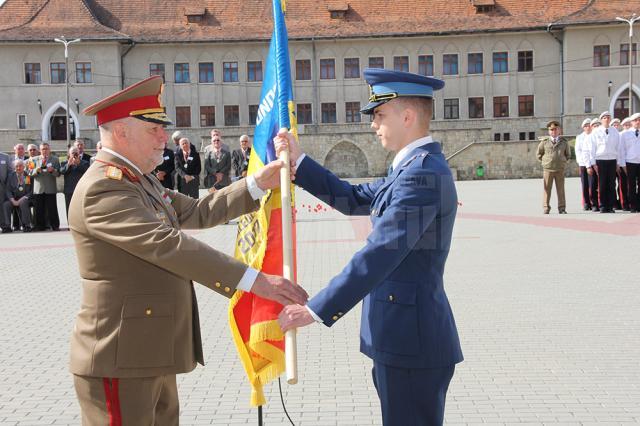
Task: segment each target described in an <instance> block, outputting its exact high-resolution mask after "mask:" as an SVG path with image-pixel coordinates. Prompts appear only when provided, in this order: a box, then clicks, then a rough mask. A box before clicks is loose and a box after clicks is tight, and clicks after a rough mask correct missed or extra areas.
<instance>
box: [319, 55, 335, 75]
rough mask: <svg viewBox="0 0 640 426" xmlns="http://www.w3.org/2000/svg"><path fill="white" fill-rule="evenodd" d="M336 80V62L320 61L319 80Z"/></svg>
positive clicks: (329, 60) (330, 60) (333, 60)
mask: <svg viewBox="0 0 640 426" xmlns="http://www.w3.org/2000/svg"><path fill="white" fill-rule="evenodd" d="M335 78H336V60H335V59H320V79H321V80H335Z"/></svg>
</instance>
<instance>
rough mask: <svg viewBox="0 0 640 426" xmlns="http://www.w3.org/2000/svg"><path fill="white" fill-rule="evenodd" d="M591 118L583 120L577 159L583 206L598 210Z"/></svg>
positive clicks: (585, 208)
mask: <svg viewBox="0 0 640 426" xmlns="http://www.w3.org/2000/svg"><path fill="white" fill-rule="evenodd" d="M590 134H591V119H589V118H585V119H584V121H583V122H582V133H580V134H579V135H578V136H577V137H576V161H577V162H578V169H579V171H580V183H581V184H582V208H583V209H584V210H593V211H597V210H598V187H597V185H596V176H594V173H593V169H592V168H591V139H590V138H589V135H590Z"/></svg>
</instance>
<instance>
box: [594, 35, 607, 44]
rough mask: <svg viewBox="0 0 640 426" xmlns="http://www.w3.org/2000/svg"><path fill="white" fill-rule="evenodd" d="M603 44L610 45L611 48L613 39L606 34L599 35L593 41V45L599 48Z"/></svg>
mask: <svg viewBox="0 0 640 426" xmlns="http://www.w3.org/2000/svg"><path fill="white" fill-rule="evenodd" d="M602 44H608V45H609V46H611V44H612V43H611V39H610V38H609V37H608V36H606V35H604V34H598V35H597V36H596V37H595V38H594V39H593V45H594V46H599V45H602Z"/></svg>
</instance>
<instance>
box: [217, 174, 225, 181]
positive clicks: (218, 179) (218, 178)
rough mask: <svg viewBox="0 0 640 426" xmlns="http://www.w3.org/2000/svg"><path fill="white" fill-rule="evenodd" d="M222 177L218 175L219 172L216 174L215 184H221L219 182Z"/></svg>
mask: <svg viewBox="0 0 640 426" xmlns="http://www.w3.org/2000/svg"><path fill="white" fill-rule="evenodd" d="M223 176H224V175H223V174H222V173H219V172H218V173H216V183H219V182H221V181H222V177H223Z"/></svg>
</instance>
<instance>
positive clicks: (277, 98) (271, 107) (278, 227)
mask: <svg viewBox="0 0 640 426" xmlns="http://www.w3.org/2000/svg"><path fill="white" fill-rule="evenodd" d="M273 13H274V23H275V25H274V31H273V36H272V38H271V44H270V47H269V56H268V57H267V64H266V69H265V76H264V82H263V85H262V94H261V96H260V99H261V102H260V105H259V106H258V113H257V118H256V129H255V133H254V140H253V148H252V150H251V156H250V158H249V168H248V170H247V174H248V175H251V174H253V173H255V172H256V170H259V169H260V168H262V167H264V165H265V164H267V163H269V162H270V161H273V160H275V159H276V156H275V150H274V146H273V138H274V137H275V135H276V133H277V131H278V129H279V128H281V127H287V128H291V129H292V131H293V132H294V134H295V135H296V138H297V129H296V120H295V116H294V110H295V108H294V103H293V98H292V96H291V94H292V90H291V74H290V70H289V50H288V42H287V33H286V27H285V26H284V13H283V8H282V5H281V3H280V0H273ZM291 192H292V193H293V190H292V191H291ZM292 199H293V197H292ZM292 203H293V200H292ZM281 210H282V209H281V200H280V190H279V189H278V190H273V191H269V193H268V194H267V195H266V196H265V197H264V198H263V199H262V200H261V203H260V210H258V211H257V212H255V213H252V214H248V215H245V216H242V217H241V218H240V222H239V224H238V236H237V239H236V249H235V257H236V258H237V259H239V260H241V261H242V262H244V263H246V264H247V265H249V266H251V267H252V268H254V269H257V270H260V271H262V272H264V273H267V274H274V275H282V261H283V256H282V211H281ZM292 210H294V211H295V209H293V208H292ZM294 222H295V221H294ZM292 231H293V232H292V234H293V241H294V247H295V224H294V228H293V230H292ZM294 259H295V250H294ZM294 265H295V261H294ZM294 276H295V267H294ZM281 310H282V305H280V304H278V303H276V302H272V301H269V300H265V299H262V298H260V297H258V296H256V295H254V294H253V293H245V292H242V291H237V292H236V293H235V294H234V296H233V297H232V299H231V302H230V304H229V325H230V328H231V334H232V335H233V339H234V343H235V344H236V347H237V349H238V353H239V355H240V360H241V361H242V365H243V367H244V369H245V372H246V373H247V377H248V378H249V383H250V385H251V405H252V406H259V405H264V404H265V398H264V393H263V390H262V387H263V385H265V384H266V383H268V382H269V381H271V380H274V379H275V378H277V377H278V376H279V375H280V374H282V373H283V372H284V370H285V358H284V335H283V334H282V331H281V330H280V326H279V325H278V323H277V318H278V314H279V313H280V311H281Z"/></svg>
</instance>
